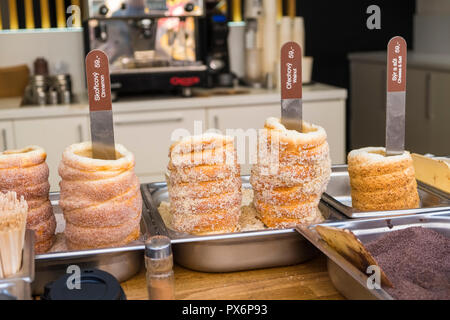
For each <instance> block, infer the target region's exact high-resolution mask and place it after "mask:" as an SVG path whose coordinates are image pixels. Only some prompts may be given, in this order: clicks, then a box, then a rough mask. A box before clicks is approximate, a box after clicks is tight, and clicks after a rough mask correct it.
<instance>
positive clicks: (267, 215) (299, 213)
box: [250, 118, 331, 228]
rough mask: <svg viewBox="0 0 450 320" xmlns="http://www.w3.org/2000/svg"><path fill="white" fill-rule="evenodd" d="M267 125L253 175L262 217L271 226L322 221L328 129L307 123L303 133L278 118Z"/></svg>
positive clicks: (327, 174)
mask: <svg viewBox="0 0 450 320" xmlns="http://www.w3.org/2000/svg"><path fill="white" fill-rule="evenodd" d="M264 128H265V129H266V132H265V134H264V135H259V137H258V139H259V143H258V163H257V164H255V165H253V167H252V170H251V177H250V183H251V185H252V188H253V190H254V194H255V196H254V201H253V203H254V205H255V208H256V210H257V212H258V214H259V215H260V217H261V220H262V221H263V222H264V224H265V225H266V226H267V227H269V228H291V227H294V226H295V225H297V224H310V223H314V222H318V221H320V220H321V219H322V217H321V214H320V212H319V210H318V204H319V201H320V197H321V195H322V193H323V192H324V191H325V189H326V186H327V184H328V181H329V179H330V174H331V160H330V156H329V147H328V143H327V140H326V138H327V136H326V132H325V130H324V129H323V128H321V127H319V126H316V125H312V124H309V123H306V122H303V132H301V133H300V132H297V131H294V130H287V129H286V128H285V127H284V126H283V125H282V124H281V122H280V120H279V119H277V118H268V119H267V120H266V123H265V125H264ZM262 148H264V149H262ZM261 150H263V151H264V152H262V151H261Z"/></svg>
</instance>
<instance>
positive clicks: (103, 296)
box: [42, 269, 127, 300]
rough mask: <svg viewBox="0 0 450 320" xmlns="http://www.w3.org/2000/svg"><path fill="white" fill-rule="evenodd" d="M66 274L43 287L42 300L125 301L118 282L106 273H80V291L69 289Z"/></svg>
mask: <svg viewBox="0 0 450 320" xmlns="http://www.w3.org/2000/svg"><path fill="white" fill-rule="evenodd" d="M71 276H73V274H66V275H64V276H62V277H60V278H59V279H57V280H56V281H53V282H50V283H48V284H47V285H46V286H45V291H44V295H43V296H42V299H43V300H126V299H127V298H126V296H125V293H124V292H123V289H122V287H121V286H120V284H119V282H118V281H117V280H116V278H114V277H113V276H112V275H111V274H109V273H108V272H105V271H102V270H98V269H86V270H82V271H81V275H80V289H76V288H74V289H69V288H68V286H67V280H68V279H69V277H71Z"/></svg>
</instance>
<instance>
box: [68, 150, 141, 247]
mask: <svg viewBox="0 0 450 320" xmlns="http://www.w3.org/2000/svg"><path fill="white" fill-rule="evenodd" d="M116 151H117V159H116V160H102V159H93V158H92V145H91V143H90V142H84V143H80V144H74V145H71V146H69V147H68V148H66V150H65V151H64V153H63V157H62V161H61V163H60V166H59V175H60V176H61V178H62V180H61V182H60V187H61V199H60V202H59V204H60V206H61V208H62V210H63V213H64V218H65V220H66V229H65V231H64V233H65V237H66V242H67V246H68V248H69V249H89V248H103V247H112V246H118V245H125V244H127V243H129V242H131V241H134V240H136V239H137V238H138V237H139V235H140V232H139V230H140V229H139V225H140V220H141V213H142V198H141V193H140V186H139V180H138V178H137V177H136V174H135V173H134V164H135V162H134V156H133V154H132V153H131V152H129V151H128V150H126V149H125V148H124V147H123V146H122V145H116ZM136 230H137V231H136Z"/></svg>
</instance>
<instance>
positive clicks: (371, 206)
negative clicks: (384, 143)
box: [347, 147, 420, 211]
mask: <svg viewBox="0 0 450 320" xmlns="http://www.w3.org/2000/svg"><path fill="white" fill-rule="evenodd" d="M347 159H348V173H349V175H350V185H351V195H352V206H353V207H354V208H356V209H359V210H362V211H375V210H397V209H412V208H417V207H419V204H420V200H419V194H418V192H417V182H416V179H415V174H414V166H413V160H412V158H411V154H410V153H409V152H408V151H405V152H403V154H401V155H396V156H388V157H386V149H385V148H382V147H367V148H362V149H357V150H353V151H351V152H350V153H349V154H348V157H347Z"/></svg>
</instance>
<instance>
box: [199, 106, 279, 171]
mask: <svg viewBox="0 0 450 320" xmlns="http://www.w3.org/2000/svg"><path fill="white" fill-rule="evenodd" d="M207 114H208V128H214V129H219V130H220V131H221V132H222V133H223V134H227V132H226V131H227V129H242V130H244V131H246V130H247V129H260V128H263V127H264V121H265V120H266V119H267V118H268V117H280V116H281V109H280V105H279V104H276V105H273V104H270V105H262V106H261V105H259V106H240V107H237V106H231V107H224V108H211V109H208V110H207ZM229 134H230V133H229ZM248 143H249V139H248V138H247V139H246V141H245V146H244V147H245V150H244V151H245V159H243V158H240V162H241V174H243V175H246V174H250V169H251V163H250V161H249V160H250V158H249V150H250V149H249V146H248ZM242 156H243V155H242ZM244 162H245V163H244Z"/></svg>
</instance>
